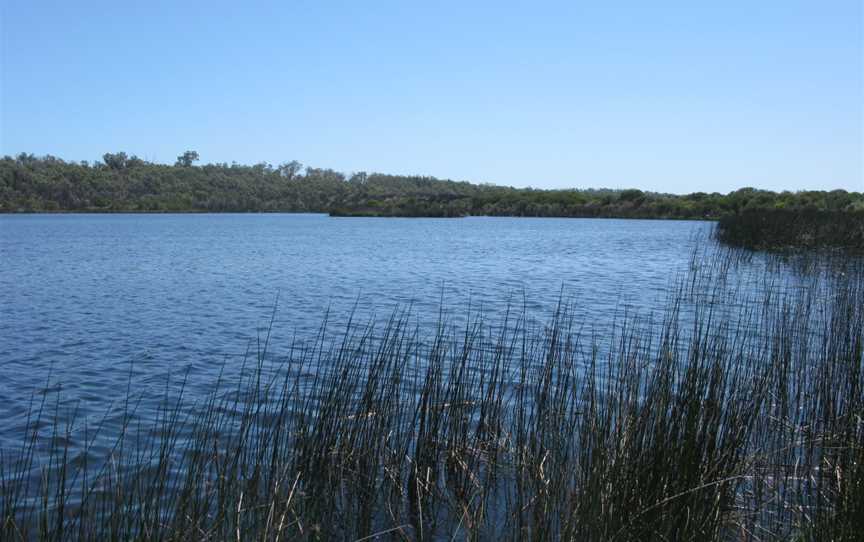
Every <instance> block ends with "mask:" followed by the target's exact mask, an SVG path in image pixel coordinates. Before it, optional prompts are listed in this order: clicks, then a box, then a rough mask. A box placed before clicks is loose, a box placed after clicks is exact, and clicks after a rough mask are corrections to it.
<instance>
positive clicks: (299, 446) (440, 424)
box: [0, 251, 864, 541]
mask: <svg viewBox="0 0 864 542" xmlns="http://www.w3.org/2000/svg"><path fill="white" fill-rule="evenodd" d="M738 258H740V256H739V253H737V252H735V251H726V252H720V255H719V256H715V257H713V258H709V259H707V260H706V259H704V258H703V256H701V255H699V254H694V260H693V264H692V269H691V271H690V274H689V275H687V276H684V277H681V278H680V279H679V280H678V282H677V284H676V287H675V288H673V289H672V290H671V294H670V296H669V301H668V303H667V305H666V308H665V310H664V312H663V313H662V314H661V315H660V317H659V318H658V321H656V322H655V321H653V320H651V319H650V318H648V317H647V316H644V315H643V317H641V318H640V317H637V316H634V315H622V317H621V318H620V319H619V321H618V323H617V324H616V325H615V326H613V328H612V329H610V330H595V332H594V333H588V332H586V330H585V327H584V323H582V322H580V321H579V320H578V318H577V315H578V308H579V305H578V300H568V299H566V298H564V297H562V300H561V302H560V304H559V306H558V307H557V308H556V309H555V311H554V313H553V314H551V315H550V317H549V319H548V321H547V322H545V324H544V325H538V324H537V323H536V322H534V321H532V320H530V319H529V318H527V317H526V315H525V313H524V311H522V312H519V311H516V310H511V311H508V313H507V314H506V315H505V316H504V317H503V319H502V321H500V322H491V323H490V322H488V321H486V320H485V319H484V318H483V316H482V314H476V313H475V314H470V315H468V316H467V317H465V318H464V319H462V320H460V321H459V323H458V325H457V324H456V323H455V322H454V321H451V320H448V318H447V317H446V316H445V313H444V312H442V315H441V317H440V318H439V322H438V324H437V325H436V326H435V328H434V329H433V330H431V331H427V330H425V329H422V328H420V327H419V326H418V325H417V324H416V323H414V321H413V319H412V317H411V313H410V311H409V310H395V311H394V312H393V313H392V315H391V316H390V317H389V318H388V319H385V320H384V321H379V320H376V319H374V318H373V319H370V320H369V321H367V322H363V323H357V322H356V321H355V320H353V319H351V320H349V322H348V324H346V325H345V326H344V327H343V329H342V330H341V333H339V334H338V335H335V334H334V333H333V330H332V329H330V328H329V327H328V326H329V324H328V323H327V319H326V318H325V321H324V323H323V324H322V326H321V330H320V332H319V333H318V335H317V336H316V337H315V338H314V339H313V340H312V341H311V342H309V343H303V342H301V341H297V342H296V343H295V344H294V345H293V346H292V347H291V349H290V350H289V351H288V353H287V354H285V355H284V357H282V358H281V359H278V360H274V359H273V356H272V355H271V354H270V349H271V348H272V347H271V345H270V340H269V333H268V334H267V335H265V336H264V337H262V340H261V341H260V343H259V344H256V345H255V348H253V349H250V352H249V353H248V355H247V357H246V360H245V361H244V364H245V365H244V366H242V367H240V370H239V371H234V370H233V369H234V368H233V367H231V366H226V368H225V372H224V373H223V374H222V375H221V376H220V381H219V382H218V383H217V385H216V386H215V389H214V391H213V392H212V393H211V394H210V395H209V396H207V397H206V398H204V399H201V400H199V401H197V402H189V401H188V400H187V398H186V397H185V392H184V389H185V385H184V381H185V377H182V376H181V377H180V379H179V382H172V383H166V387H165V391H164V392H163V393H164V398H163V401H162V408H161V409H160V410H159V413H158V415H157V416H156V417H155V418H154V419H151V420H145V419H142V418H141V417H138V416H136V409H137V405H138V401H139V400H140V396H136V394H135V393H134V392H133V391H132V390H133V385H132V384H133V383H132V381H131V378H132V376H131V372H130V383H129V388H128V391H127V399H126V401H125V402H124V404H123V405H120V406H118V407H117V408H116V409H114V411H112V412H111V413H106V415H105V417H104V418H103V419H102V420H99V421H97V422H95V423H93V424H92V425H91V423H90V421H89V420H86V419H80V418H79V417H78V416H76V414H75V412H74V407H72V409H71V411H69V412H64V407H63V403H62V402H61V401H60V399H59V396H55V397H54V398H53V403H52V402H51V399H49V396H48V395H47V394H46V395H43V396H42V397H40V398H39V399H38V400H35V399H34V402H33V408H32V409H31V421H30V422H28V424H27V427H28V428H27V431H26V432H25V434H24V435H22V439H21V445H20V447H19V448H16V449H11V450H2V458H0V469H2V470H0V477H2V478H0V479H2V482H0V522H2V523H0V538H2V539H3V540H31V539H39V540H130V539H144V540H155V539H160V540H229V539H230V540H251V539H255V540H273V541H277V540H279V541H281V540H297V539H300V540H333V539H335V540H372V539H393V540H439V539H440V540H445V539H446V540H452V539H461V540H489V539H496V538H499V539H505V540H550V539H553V540H555V539H565V540H730V539H731V540H787V539H790V538H792V539H800V540H854V539H856V537H857V536H858V535H859V533H860V532H862V521H864V520H862V518H864V497H862V495H864V461H862V460H864V421H862V418H864V382H862V369H864V361H862V334H864V278H862V273H861V272H860V268H858V269H857V272H856V268H855V267H854V266H851V267H847V268H844V269H843V271H842V272H840V271H836V269H835V270H833V271H832V269H833V268H830V267H824V266H819V265H813V266H810V267H808V269H811V270H812V269H815V270H816V271H814V272H812V273H809V274H807V275H806V276H805V277H804V278H802V279H800V281H799V282H798V283H796V284H795V285H794V286H795V287H794V288H791V287H784V286H783V285H780V284H776V283H767V284H764V285H763V287H762V288H761V289H759V290H757V291H758V292H759V294H758V295H760V296H761V301H762V303H761V304H756V305H754V304H743V305H742V304H736V303H735V302H734V300H735V298H736V295H738V294H740V292H737V293H736V292H731V293H730V291H729V288H728V284H727V283H726V282H725V281H724V276H725V275H726V274H727V273H729V272H730V270H732V269H734V268H735V267H736V266H738V265H743V264H742V263H741V261H740V260H739V259H738ZM742 307H748V308H742ZM493 324H494V325H493ZM271 325H272V324H271ZM229 374H230V375H231V376H230V377H229V376H228V375H229ZM235 375H237V376H235ZM114 423H119V426H117V427H115V426H113V425H112V424H114ZM109 426H110V427H109ZM82 442H83V444H81V443H82Z"/></svg>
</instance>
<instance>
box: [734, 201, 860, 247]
mask: <svg viewBox="0 0 864 542" xmlns="http://www.w3.org/2000/svg"><path fill="white" fill-rule="evenodd" d="M717 238H718V239H719V240H721V241H723V242H725V243H728V244H730V245H735V246H741V247H746V248H753V249H788V248H793V249H800V248H823V247H835V248H844V249H856V250H864V211H862V210H861V209H858V210H853V209H850V210H845V211H825V210H816V209H745V210H742V211H739V212H737V213H734V214H729V215H725V216H723V217H721V218H720V220H719V221H718V223H717Z"/></svg>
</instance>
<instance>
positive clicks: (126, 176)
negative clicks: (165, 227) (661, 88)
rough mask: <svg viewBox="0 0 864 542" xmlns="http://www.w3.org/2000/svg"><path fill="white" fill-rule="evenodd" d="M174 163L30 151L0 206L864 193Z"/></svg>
mask: <svg viewBox="0 0 864 542" xmlns="http://www.w3.org/2000/svg"><path fill="white" fill-rule="evenodd" d="M197 160H198V154H197V153H195V152H194V151H187V152H185V153H184V154H182V155H180V156H179V157H178V159H177V162H176V164H174V165H173V166H171V165H166V164H158V163H152V162H147V161H145V160H142V159H140V158H138V157H136V156H127V155H126V154H125V153H122V152H118V153H107V154H105V155H104V157H103V160H102V161H99V162H92V163H88V162H68V161H64V160H62V159H59V158H56V157H53V156H44V157H36V156H33V155H32V154H20V155H18V156H16V157H10V156H6V157H4V158H3V159H2V160H0V212H45V211H67V212H170V211H173V212H227V211H234V212H271V211H273V212H275V211H283V212H321V213H331V214H333V215H341V216H439V217H459V216H469V215H487V216H540V217H618V218H674V219H717V218H720V217H721V216H725V215H729V214H735V213H740V212H743V211H746V210H753V209H760V210H764V209H787V210H803V209H808V210H814V211H829V212H849V211H856V210H864V195H862V194H861V193H856V192H846V191H844V190H834V191H831V192H821V191H808V192H794V193H793V192H782V193H776V192H770V191H764V190H756V189H753V188H742V189H740V190H736V191H734V192H730V193H729V194H719V193H710V194H708V193H702V192H697V193H693V194H687V195H682V196H679V195H671V194H659V193H652V192H643V191H641V190H635V189H629V190H604V189H601V190H595V189H589V190H575V189H574V190H539V189H532V188H524V189H517V188H511V187H504V186H494V185H489V184H472V183H468V182H455V181H451V180H440V179H436V178H433V177H421V176H400V175H384V174H379V173H371V174H367V173H362V172H361V173H354V174H351V175H345V174H343V173H340V172H338V171H334V170H332V169H319V168H311V167H305V168H304V167H303V166H302V165H301V164H300V163H298V162H296V161H295V162H287V163H283V164H281V165H278V166H274V165H271V164H267V163H261V164H256V165H252V166H248V165H239V164H225V163H221V164H218V163H217V164H206V165H202V166H196V165H194V162H196V161H197Z"/></svg>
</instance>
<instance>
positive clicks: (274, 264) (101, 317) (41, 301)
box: [0, 214, 711, 445]
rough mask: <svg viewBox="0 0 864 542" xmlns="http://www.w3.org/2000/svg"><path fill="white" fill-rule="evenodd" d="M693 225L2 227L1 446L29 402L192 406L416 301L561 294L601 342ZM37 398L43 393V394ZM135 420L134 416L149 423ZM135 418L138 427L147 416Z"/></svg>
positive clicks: (679, 265) (487, 305)
mask: <svg viewBox="0 0 864 542" xmlns="http://www.w3.org/2000/svg"><path fill="white" fill-rule="evenodd" d="M710 228H711V225H710V224H709V223H704V222H673V221H639V220H587V219H519V218H466V219H365V218H330V217H328V216H325V215H285V214H272V215H271V214H267V215H261V214H257V215H229V214H220V215H16V216H9V215H7V216H0V338H2V341H0V342H2V345H0V397H2V399H3V400H2V401H0V443H5V444H7V445H8V444H13V443H15V442H17V441H19V440H20V438H21V433H22V431H23V427H24V423H25V415H26V412H27V411H28V409H29V408H30V407H29V405H30V401H31V397H33V396H34V394H35V397H36V398H37V399H38V398H39V397H40V394H44V393H46V390H48V391H62V395H63V396H64V397H65V398H67V399H70V398H71V399H74V400H75V401H80V404H81V409H82V412H83V413H84V414H88V413H99V412H102V411H104V410H105V408H106V407H107V406H108V405H109V404H110V403H111V401H113V400H118V399H119V398H121V397H123V396H124V395H125V393H126V390H127V386H130V387H132V388H134V390H135V391H143V392H147V390H148V389H150V388H152V394H153V395H158V394H159V393H160V390H161V389H162V388H163V387H164V385H165V380H166V375H168V374H176V373H181V372H185V371H186V370H188V375H189V385H188V386H187V390H188V391H187V393H190V394H192V395H193V396H194V394H195V393H198V392H200V393H203V391H204V390H205V389H209V388H207V385H206V383H208V382H211V381H213V380H214V379H215V378H216V376H217V374H218V372H219V370H220V368H222V366H223V363H224V364H228V366H229V367H230V366H231V364H239V363H240V362H241V361H242V357H243V353H244V351H246V349H247V348H250V347H251V348H253V349H254V348H256V345H257V342H256V341H257V338H258V337H259V336H261V334H262V330H264V329H265V328H266V327H267V325H268V322H269V320H270V317H271V314H272V313H273V308H274V303H275V302H276V300H277V297H278V310H277V311H276V319H275V322H274V325H273V337H272V344H273V349H274V351H276V352H279V350H280V348H281V349H284V348H287V347H288V346H289V345H290V343H291V341H292V338H293V337H295V336H296V337H311V336H313V335H314V333H315V331H316V330H317V329H318V327H319V326H320V324H321V321H322V318H323V316H324V314H325V311H327V309H328V308H329V310H330V318H331V320H335V321H337V322H338V321H340V320H344V318H346V317H347V315H348V314H350V313H351V311H352V308H353V307H354V306H355V305H356V306H357V311H358V312H359V313H360V314H361V315H364V316H365V315H369V314H371V313H373V312H374V314H376V315H379V316H381V315H387V314H389V312H390V311H391V310H392V309H393V307H394V306H396V305H405V304H409V303H410V304H412V306H413V310H412V314H414V315H416V318H417V319H419V320H420V321H421V323H422V321H425V320H434V319H435V318H436V317H437V314H438V308H439V306H440V305H441V300H442V298H443V300H444V305H446V306H448V307H450V308H453V309H455V310H456V311H461V310H464V309H467V307H468V306H469V304H470V306H471V307H472V308H474V309H477V308H482V309H483V311H484V312H485V313H487V314H492V315H495V314H500V313H501V312H502V311H503V309H504V308H505V307H506V306H507V305H508V303H510V304H515V305H518V306H520V307H521V306H522V305H523V303H526V308H527V310H528V311H529V312H532V311H533V312H535V313H537V314H548V313H549V312H551V311H552V310H553V309H554V306H555V304H556V302H557V300H558V299H559V298H560V296H561V293H562V291H563V292H565V293H566V296H567V297H569V298H572V299H573V300H574V301H575V302H576V304H577V307H578V317H579V318H580V319H581V320H582V321H584V322H585V323H586V325H589V326H591V327H593V328H594V329H597V330H599V331H602V330H603V329H604V328H605V327H608V326H610V325H611V323H612V319H613V318H614V316H615V315H616V314H619V313H620V312H621V310H622V308H628V310H630V309H634V310H637V311H648V310H650V309H651V308H655V307H657V306H658V303H659V301H661V300H662V298H663V296H664V292H665V291H666V289H667V287H668V286H669V284H670V281H671V280H672V279H673V278H674V277H675V276H676V275H677V274H678V273H680V272H682V271H683V270H685V269H686V268H687V265H688V263H689V259H690V255H691V252H692V249H693V247H694V245H695V244H696V243H698V242H699V240H700V239H703V240H704V239H705V238H706V236H707V233H708V231H709V230H710ZM49 384H50V385H49ZM144 414H146V413H144ZM145 417H146V416H145Z"/></svg>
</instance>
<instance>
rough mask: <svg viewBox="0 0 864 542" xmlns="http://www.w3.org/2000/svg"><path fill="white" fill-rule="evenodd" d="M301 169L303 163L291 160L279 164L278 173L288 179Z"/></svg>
mask: <svg viewBox="0 0 864 542" xmlns="http://www.w3.org/2000/svg"><path fill="white" fill-rule="evenodd" d="M301 169H303V164H301V163H300V162H298V161H297V160H291V161H290V162H288V163H287V164H281V165H280V166H279V169H278V171H279V175H281V176H282V177H284V178H286V179H288V180H289V181H290V180H291V179H293V178H294V177H296V176H297V174H298V173H300V170H301Z"/></svg>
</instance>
